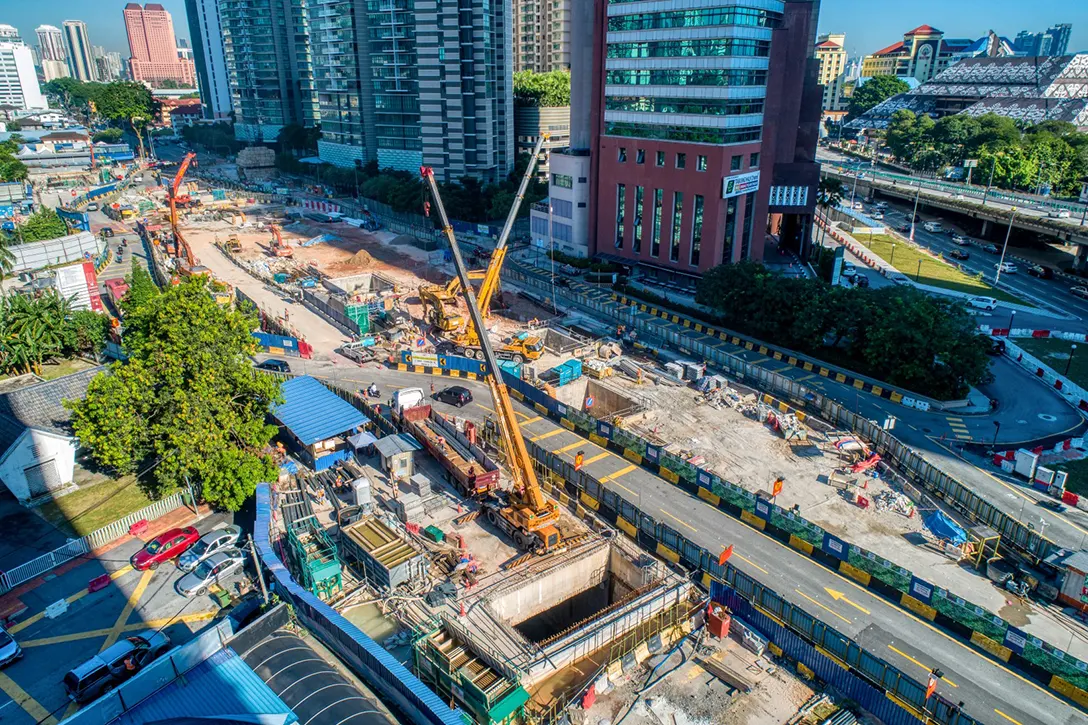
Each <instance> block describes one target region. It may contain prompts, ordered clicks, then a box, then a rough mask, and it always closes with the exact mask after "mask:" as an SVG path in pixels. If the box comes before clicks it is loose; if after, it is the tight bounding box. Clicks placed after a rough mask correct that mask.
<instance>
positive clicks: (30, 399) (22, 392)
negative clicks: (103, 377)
mask: <svg viewBox="0 0 1088 725" xmlns="http://www.w3.org/2000/svg"><path fill="white" fill-rule="evenodd" d="M103 370H105V368H104V367H95V368H91V369H89V370H82V371H80V372H78V373H73V374H71V375H65V376H64V377H62V378H57V379H56V380H50V381H48V382H44V383H37V384H35V385H30V386H27V387H25V388H20V389H18V390H13V391H11V392H9V393H4V394H2V395H0V455H3V453H4V452H5V451H7V449H8V448H10V447H11V445H12V444H13V443H15V441H16V440H17V439H18V438H19V436H21V435H22V434H23V431H24V430H27V429H28V428H34V429H37V430H43V431H47V432H50V433H56V434H59V435H64V436H68V435H71V430H70V428H69V427H68V422H69V421H70V420H71V415H72V414H71V411H69V410H68V409H67V408H65V407H64V401H65V400H82V399H83V398H84V397H86V395H87V386H88V385H90V384H91V379H92V378H93V377H94V376H96V375H98V373H100V372H102V371H103Z"/></svg>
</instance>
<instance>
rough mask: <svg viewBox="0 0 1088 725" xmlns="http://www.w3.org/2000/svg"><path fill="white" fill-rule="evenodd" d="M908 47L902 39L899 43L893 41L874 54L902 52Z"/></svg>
mask: <svg viewBox="0 0 1088 725" xmlns="http://www.w3.org/2000/svg"><path fill="white" fill-rule="evenodd" d="M906 49H907V46H906V45H904V44H903V41H902V40H900V41H899V42H898V43H892V44H891V45H889V46H888V47H887V48H881V49H880V50H878V51H877V52H875V53H873V55H891V54H892V53H900V52H902V51H904V50H906Z"/></svg>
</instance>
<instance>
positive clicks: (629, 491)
mask: <svg viewBox="0 0 1088 725" xmlns="http://www.w3.org/2000/svg"><path fill="white" fill-rule="evenodd" d="M601 483H602V484H603V483H605V481H601ZM608 483H613V484H615V485H617V486H619V487H620V488H622V489H623V490H624V491H626V492H627V493H629V494H631V495H632V496H638V494H637V493H635V492H634V491H632V490H631V489H629V488H627V486H624V485H623V484H622V483H616V482H615V481H608Z"/></svg>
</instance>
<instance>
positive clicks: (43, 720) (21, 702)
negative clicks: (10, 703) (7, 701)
mask: <svg viewBox="0 0 1088 725" xmlns="http://www.w3.org/2000/svg"><path fill="white" fill-rule="evenodd" d="M0 690H3V691H4V693H5V694H6V695H7V696H8V697H10V698H11V699H12V700H14V701H15V704H16V705H18V706H19V707H21V708H23V712H25V713H26V714H27V715H30V717H32V718H34V720H35V722H37V723H38V725H56V724H57V719H56V718H55V717H53V716H52V715H51V714H50V712H49V711H48V710H46V709H45V708H44V707H42V705H41V703H40V702H38V701H37V700H35V699H34V698H33V697H31V696H30V695H29V694H27V692H26V690H24V689H23V688H21V687H19V686H18V685H17V684H15V680H13V679H11V678H10V677H8V676H7V675H5V674H4V673H2V672H0Z"/></svg>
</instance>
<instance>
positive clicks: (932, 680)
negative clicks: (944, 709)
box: [926, 672, 937, 700]
mask: <svg viewBox="0 0 1088 725" xmlns="http://www.w3.org/2000/svg"><path fill="white" fill-rule="evenodd" d="M936 691H937V678H936V677H935V676H934V675H933V673H932V672H931V673H930V674H929V684H928V685H926V699H927V700H928V699H929V698H931V697H933V693H934V692H936Z"/></svg>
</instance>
